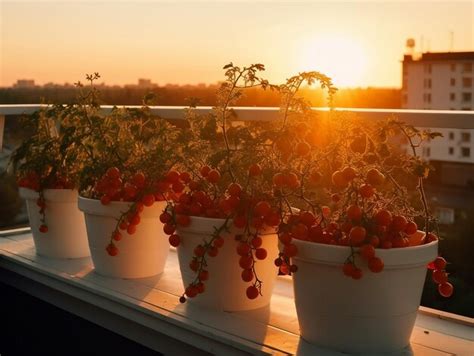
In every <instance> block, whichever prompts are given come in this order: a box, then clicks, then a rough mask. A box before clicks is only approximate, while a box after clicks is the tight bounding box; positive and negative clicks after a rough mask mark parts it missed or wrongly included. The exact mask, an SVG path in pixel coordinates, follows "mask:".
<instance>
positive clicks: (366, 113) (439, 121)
mask: <svg viewBox="0 0 474 356" xmlns="http://www.w3.org/2000/svg"><path fill="white" fill-rule="evenodd" d="M42 107H46V105H41V104H6V105H0V152H1V150H2V147H3V133H4V126H5V117H6V116H8V115H22V114H32V113H34V112H35V111H38V110H40V109H41V108H42ZM113 107H114V106H113V105H103V106H102V107H101V108H102V111H103V112H104V113H108V112H110V111H111V110H112V108H113ZM120 107H127V108H139V107H140V106H139V105H126V106H120ZM186 108H187V107H186V106H151V107H150V110H151V113H152V114H154V115H158V116H160V117H163V118H166V119H175V120H177V119H183V118H184V113H185V109H186ZM196 110H197V111H198V112H200V113H208V112H210V111H211V110H212V107H210V106H200V107H197V108H196ZM313 110H314V111H317V112H320V113H322V114H324V113H327V112H328V111H329V109H328V108H313ZM334 110H335V111H337V112H345V113H353V114H356V115H359V116H360V117H363V118H366V119H369V120H380V119H386V118H388V117H396V118H398V119H399V120H401V121H403V122H406V123H408V124H411V125H414V126H417V127H432V128H452V129H474V111H454V110H407V109H360V108H335V109H334ZM234 111H235V113H236V115H237V117H238V119H239V120H242V121H252V120H260V121H270V120H275V119H277V118H278V117H279V115H280V109H279V108H277V107H235V108H234Z"/></svg>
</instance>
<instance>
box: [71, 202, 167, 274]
mask: <svg viewBox="0 0 474 356" xmlns="http://www.w3.org/2000/svg"><path fill="white" fill-rule="evenodd" d="M130 204H131V203H126V202H111V203H110V204H108V205H102V204H101V202H100V201H99V200H95V199H87V198H83V197H79V209H80V210H82V211H83V212H84V214H85V218H86V226H87V237H88V239H89V247H90V250H91V257H92V262H93V263H94V267H95V271H96V272H97V273H98V274H101V275H103V276H107V277H115V278H145V277H151V276H155V275H157V274H160V273H162V272H163V269H164V266H165V262H166V258H167V256H168V252H169V244H168V239H167V237H166V236H165V235H164V233H163V224H162V223H161V222H160V220H159V216H160V214H161V213H162V212H163V209H164V208H165V205H166V203H165V202H155V203H154V204H153V205H152V206H151V207H145V208H144V209H143V212H142V213H141V214H140V218H141V221H140V224H139V225H137V230H136V232H135V233H134V234H133V235H129V234H128V233H127V232H126V231H123V230H120V233H121V234H122V239H121V240H120V241H114V244H115V245H116V246H117V248H118V249H119V253H118V254H117V255H116V256H110V255H109V254H108V253H107V251H106V247H107V245H108V244H109V243H110V238H111V235H112V232H113V231H114V229H115V226H116V224H117V219H118V218H119V217H120V216H121V214H122V213H123V212H125V211H127V209H128V207H129V206H130Z"/></svg>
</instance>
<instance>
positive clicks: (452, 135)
mask: <svg viewBox="0 0 474 356" xmlns="http://www.w3.org/2000/svg"><path fill="white" fill-rule="evenodd" d="M449 139H450V140H454V132H452V131H450V132H449Z"/></svg>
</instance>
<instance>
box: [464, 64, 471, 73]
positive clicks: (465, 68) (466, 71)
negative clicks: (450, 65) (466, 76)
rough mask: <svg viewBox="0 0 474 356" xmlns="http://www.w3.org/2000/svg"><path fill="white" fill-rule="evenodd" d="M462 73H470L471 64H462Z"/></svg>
mask: <svg viewBox="0 0 474 356" xmlns="http://www.w3.org/2000/svg"><path fill="white" fill-rule="evenodd" d="M462 71H463V72H464V73H471V72H472V63H464V64H463V65H462Z"/></svg>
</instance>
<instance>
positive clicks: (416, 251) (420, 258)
mask: <svg viewBox="0 0 474 356" xmlns="http://www.w3.org/2000/svg"><path fill="white" fill-rule="evenodd" d="M292 243H294V244H295V245H296V246H297V248H298V254H297V255H296V256H295V257H293V259H294V260H295V262H296V264H298V260H299V261H304V262H308V263H318V264H326V265H342V264H344V262H345V261H346V259H347V257H349V256H350V254H351V247H350V246H339V245H328V244H322V243H318V242H311V241H303V240H297V239H293V240H292ZM354 250H355V251H358V250H359V248H357V247H355V248H354ZM375 256H376V257H380V258H381V259H382V260H383V262H384V265H385V267H389V268H390V267H392V268H396V267H402V266H403V267H408V266H417V265H426V264H427V263H429V262H431V261H433V260H434V259H435V258H436V257H437V256H438V240H436V241H432V242H430V243H427V244H423V245H418V246H409V247H401V248H390V249H375Z"/></svg>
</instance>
